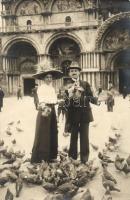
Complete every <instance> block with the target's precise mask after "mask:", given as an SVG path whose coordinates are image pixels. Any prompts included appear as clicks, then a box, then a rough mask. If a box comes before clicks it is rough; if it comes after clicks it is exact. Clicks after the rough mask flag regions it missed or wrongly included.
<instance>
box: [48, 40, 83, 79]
mask: <svg viewBox="0 0 130 200" xmlns="http://www.w3.org/2000/svg"><path fill="white" fill-rule="evenodd" d="M49 54H50V57H51V60H52V61H53V64H54V66H58V68H59V69H60V70H62V72H63V73H64V76H67V68H68V67H69V66H70V64H71V62H72V61H77V62H79V63H80V48H79V45H78V44H77V43H76V42H75V41H74V40H73V39H70V38H68V37H62V38H58V39H56V40H55V41H54V42H53V43H52V44H51V46H50V48H49Z"/></svg>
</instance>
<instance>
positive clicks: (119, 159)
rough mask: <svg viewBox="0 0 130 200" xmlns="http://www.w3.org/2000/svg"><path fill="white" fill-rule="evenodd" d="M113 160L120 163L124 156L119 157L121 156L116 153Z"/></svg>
mask: <svg viewBox="0 0 130 200" xmlns="http://www.w3.org/2000/svg"><path fill="white" fill-rule="evenodd" d="M115 160H116V161H119V162H121V163H122V162H123V161H124V160H125V158H121V157H120V156H119V155H118V154H117V155H116V157H115Z"/></svg>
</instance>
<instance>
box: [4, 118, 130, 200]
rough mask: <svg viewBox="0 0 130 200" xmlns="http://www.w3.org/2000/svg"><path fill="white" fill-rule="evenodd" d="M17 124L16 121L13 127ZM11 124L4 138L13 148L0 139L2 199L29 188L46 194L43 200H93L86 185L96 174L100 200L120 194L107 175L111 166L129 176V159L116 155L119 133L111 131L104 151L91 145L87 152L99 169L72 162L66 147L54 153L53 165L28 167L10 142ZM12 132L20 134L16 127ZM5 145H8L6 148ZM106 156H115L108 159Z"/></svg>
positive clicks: (23, 155) (13, 143)
mask: <svg viewBox="0 0 130 200" xmlns="http://www.w3.org/2000/svg"><path fill="white" fill-rule="evenodd" d="M20 123H21V122H20V120H19V121H17V123H16V124H17V125H19V124H20ZM13 125H14V122H10V123H8V128H7V129H6V131H5V133H4V134H7V136H8V137H10V138H11V140H10V141H11V143H12V144H11V145H12V146H14V148H9V147H8V146H6V144H5V141H4V140H3V139H0V163H1V165H0V187H6V188H7V191H6V193H5V199H3V200H13V199H14V198H19V197H20V195H21V196H22V190H23V188H24V187H27V186H30V185H32V184H35V185H39V186H41V187H43V189H45V190H46V191H47V195H46V197H45V198H44V200H70V199H72V198H73V197H76V195H78V194H79V193H80V194H81V195H80V197H78V199H79V200H94V199H95V198H94V196H93V195H92V194H91V191H90V189H89V187H88V186H87V184H88V183H89V182H90V181H91V180H93V179H94V177H96V176H97V174H98V173H99V172H100V173H101V175H102V180H101V181H102V186H103V187H104V195H103V197H101V200H112V199H113V197H112V194H113V192H121V191H120V188H119V186H118V183H117V180H116V179H115V177H113V175H112V174H111V173H110V172H109V165H113V166H114V168H115V170H118V171H119V172H120V173H124V174H125V175H128V174H129V173H130V155H129V156H128V157H127V158H122V157H121V156H120V155H119V152H118V150H119V148H120V145H119V143H120V142H119V141H120V140H121V138H122V135H121V130H119V129H117V128H115V127H111V128H112V130H113V133H114V136H112V137H109V138H108V141H107V142H106V143H105V144H104V149H103V150H102V151H99V147H98V146H96V145H94V144H92V143H91V148H92V149H93V151H95V152H96V155H97V159H99V161H100V165H99V166H98V165H96V164H95V159H93V160H90V161H89V162H87V164H81V163H80V161H79V160H73V159H71V158H69V157H68V147H67V146H65V147H63V149H62V151H59V153H58V160H57V162H54V163H47V162H44V161H42V163H38V164H31V163H30V157H29V158H27V156H26V153H25V151H21V150H17V151H16V150H14V149H15V145H16V144H17V141H16V139H14V138H13V139H12V137H14V136H13V133H12V132H11V126H13ZM16 131H18V132H21V133H22V132H23V131H24V130H22V129H21V128H20V127H18V126H17V127H16ZM8 145H9V144H8ZM109 152H116V156H115V158H114V159H112V158H111V157H110V156H109ZM10 183H14V185H15V190H14V191H15V193H14V192H12V191H11V189H10V187H9V186H10Z"/></svg>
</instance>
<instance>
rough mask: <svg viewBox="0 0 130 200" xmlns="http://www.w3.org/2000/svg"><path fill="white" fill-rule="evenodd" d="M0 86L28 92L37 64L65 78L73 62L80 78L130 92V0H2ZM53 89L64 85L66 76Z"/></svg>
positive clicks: (26, 93) (7, 92)
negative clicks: (52, 68)
mask: <svg viewBox="0 0 130 200" xmlns="http://www.w3.org/2000/svg"><path fill="white" fill-rule="evenodd" d="M1 9H2V10H1V27H0V85H2V87H3V89H4V91H6V94H9V95H14V94H16V91H17V88H18V86H19V85H20V86H21V87H22V90H23V93H24V95H29V94H30V92H31V89H32V88H33V87H34V85H35V83H36V80H35V79H34V78H32V75H33V74H34V73H36V72H37V71H38V70H39V69H38V63H44V64H46V63H51V65H52V67H54V68H57V69H60V70H61V71H63V73H64V77H66V76H67V68H68V67H69V65H70V64H71V62H72V61H77V62H78V63H79V64H80V66H81V68H82V72H81V79H83V80H85V81H88V82H89V83H90V84H91V86H92V87H93V88H95V89H97V88H98V87H99V86H100V85H101V86H102V88H103V89H107V88H108V83H109V81H111V82H112V83H113V85H114V86H115V88H116V89H117V90H118V91H119V92H122V90H123V87H124V86H127V90H128V92H130V2H129V0H115V1H112V0H109V1H108V0H2V2H1ZM55 84H56V87H60V86H62V85H63V84H64V78H63V79H62V80H60V81H57V82H56V83H55Z"/></svg>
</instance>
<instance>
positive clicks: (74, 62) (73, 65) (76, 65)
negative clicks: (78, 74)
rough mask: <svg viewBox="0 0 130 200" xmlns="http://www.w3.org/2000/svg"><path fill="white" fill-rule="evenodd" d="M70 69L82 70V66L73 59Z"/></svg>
mask: <svg viewBox="0 0 130 200" xmlns="http://www.w3.org/2000/svg"><path fill="white" fill-rule="evenodd" d="M70 69H78V70H79V71H81V68H80V66H79V64H78V62H76V61H72V63H71V65H70V67H68V70H70Z"/></svg>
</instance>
